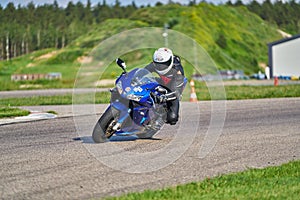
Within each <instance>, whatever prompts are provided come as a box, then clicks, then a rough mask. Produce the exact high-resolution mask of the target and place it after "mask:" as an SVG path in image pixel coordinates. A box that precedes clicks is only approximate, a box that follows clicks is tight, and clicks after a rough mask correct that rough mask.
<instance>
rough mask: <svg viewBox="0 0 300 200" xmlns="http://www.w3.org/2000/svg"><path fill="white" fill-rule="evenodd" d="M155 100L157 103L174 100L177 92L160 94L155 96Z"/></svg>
mask: <svg viewBox="0 0 300 200" xmlns="http://www.w3.org/2000/svg"><path fill="white" fill-rule="evenodd" d="M154 99H155V102H157V103H166V102H167V101H173V100H175V99H176V94H175V92H171V93H167V94H162V95H160V96H158V95H157V96H155V98H154Z"/></svg>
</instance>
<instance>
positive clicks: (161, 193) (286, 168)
mask: <svg viewBox="0 0 300 200" xmlns="http://www.w3.org/2000/svg"><path fill="white" fill-rule="evenodd" d="M299 169H300V161H293V162H289V163H287V164H283V165H281V166H277V167H268V168H265V169H250V170H247V171H244V172H240V173H234V174H229V175H222V176H219V177H216V178H213V179H208V178H207V179H205V180H204V181H202V182H197V183H196V182H194V183H190V184H186V185H179V186H176V187H171V188H166V189H162V190H158V191H149V190H148V191H145V192H143V193H131V194H127V195H124V196H121V197H114V198H108V199H110V200H112V199H118V200H125V199H126V200H131V199H132V200H133V199H160V200H161V199H172V200H175V199H180V200H181V199H189V200H193V199H222V200H223V199H298V198H299V195H300V170H299Z"/></svg>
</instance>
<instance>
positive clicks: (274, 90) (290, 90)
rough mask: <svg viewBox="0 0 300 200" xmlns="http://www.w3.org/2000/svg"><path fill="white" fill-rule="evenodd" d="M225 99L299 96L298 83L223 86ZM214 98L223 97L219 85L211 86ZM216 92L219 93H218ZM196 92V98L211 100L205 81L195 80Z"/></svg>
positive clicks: (299, 88)
mask: <svg viewBox="0 0 300 200" xmlns="http://www.w3.org/2000/svg"><path fill="white" fill-rule="evenodd" d="M224 88H225V91H226V99H227V100H240V99H261V98H284V97H300V85H279V86H246V85H242V86H225V87H224ZM209 89H210V91H212V92H213V94H215V95H214V97H215V98H213V99H214V100H219V99H224V98H223V95H222V90H220V89H221V87H211V88H209ZM218 92H220V93H219V95H218ZM196 94H197V97H198V100H200V101H201V100H211V99H212V97H211V96H212V95H211V94H210V93H209V90H208V88H207V86H206V85H205V83H203V82H196Z"/></svg>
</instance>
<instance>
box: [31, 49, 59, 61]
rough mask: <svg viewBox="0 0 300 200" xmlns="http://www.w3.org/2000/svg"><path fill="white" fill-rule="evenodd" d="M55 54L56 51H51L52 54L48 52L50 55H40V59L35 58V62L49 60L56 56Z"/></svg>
mask: <svg viewBox="0 0 300 200" xmlns="http://www.w3.org/2000/svg"><path fill="white" fill-rule="evenodd" d="M56 54H57V51H52V52H50V53H47V54H44V55H41V56H40V57H37V58H36V59H35V60H43V59H49V58H51V57H53V56H54V55H56Z"/></svg>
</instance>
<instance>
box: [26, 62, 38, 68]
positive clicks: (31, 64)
mask: <svg viewBox="0 0 300 200" xmlns="http://www.w3.org/2000/svg"><path fill="white" fill-rule="evenodd" d="M34 66H36V65H35V64H33V63H29V64H28V65H26V67H28V68H29V67H34Z"/></svg>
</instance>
